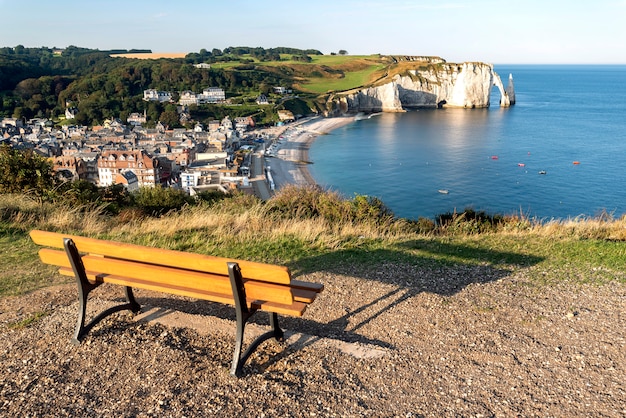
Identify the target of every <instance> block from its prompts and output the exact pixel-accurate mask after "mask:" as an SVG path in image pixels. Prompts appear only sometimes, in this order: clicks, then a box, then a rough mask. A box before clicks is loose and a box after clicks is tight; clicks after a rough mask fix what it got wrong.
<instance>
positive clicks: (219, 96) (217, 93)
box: [201, 87, 226, 103]
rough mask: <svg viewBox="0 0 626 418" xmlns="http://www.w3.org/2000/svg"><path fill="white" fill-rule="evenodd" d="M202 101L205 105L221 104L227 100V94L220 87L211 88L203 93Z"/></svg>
mask: <svg viewBox="0 0 626 418" xmlns="http://www.w3.org/2000/svg"><path fill="white" fill-rule="evenodd" d="M201 100H202V101H203V102H204V103H221V102H223V101H224V100H226V93H225V92H224V89H221V88H219V87H209V88H206V89H204V91H203V92H202V99H201Z"/></svg>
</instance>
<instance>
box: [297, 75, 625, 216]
mask: <svg viewBox="0 0 626 418" xmlns="http://www.w3.org/2000/svg"><path fill="white" fill-rule="evenodd" d="M494 70H495V71H496V72H497V73H498V74H499V75H500V77H501V78H502V81H503V83H504V85H505V86H506V84H507V83H508V78H509V74H512V77H513V82H514V85H515V92H516V104H515V105H514V106H511V107H509V108H501V107H500V106H499V101H500V92H499V91H498V89H497V88H495V87H494V89H493V90H492V94H491V106H490V107H489V108H485V109H413V110H408V111H407V112H405V113H383V114H378V115H371V116H369V117H366V118H362V119H361V120H358V121H356V122H354V123H352V124H349V125H347V126H345V127H342V128H339V129H337V130H334V131H332V132H331V133H330V134H328V135H322V136H319V137H318V138H317V139H316V140H315V142H314V143H313V144H312V145H311V148H310V150H309V159H310V160H311V161H312V162H313V164H311V165H309V166H308V167H309V170H310V173H311V175H312V176H313V178H314V179H315V181H316V182H317V183H318V184H319V185H321V186H322V187H325V188H328V189H330V190H334V191H337V192H339V193H341V194H342V195H344V196H345V197H347V198H352V197H354V196H355V195H367V196H372V197H377V198H379V199H381V200H382V201H383V202H384V203H385V205H386V206H387V207H388V208H389V209H391V210H392V211H393V213H394V214H395V215H396V216H399V217H403V218H409V219H418V218H420V217H425V218H436V217H437V216H438V215H441V214H445V213H451V212H454V211H457V212H461V211H463V210H465V209H468V208H471V209H473V210H476V211H484V212H486V213H488V214H492V215H496V214H498V215H522V216H525V217H529V218H533V219H537V220H540V221H551V220H559V219H560V220H566V219H572V218H581V217H582V218H591V217H598V216H605V215H610V216H612V217H615V218H617V217H620V216H621V215H623V214H626V66H624V65H613V66H609V65H597V66H596V65H494Z"/></svg>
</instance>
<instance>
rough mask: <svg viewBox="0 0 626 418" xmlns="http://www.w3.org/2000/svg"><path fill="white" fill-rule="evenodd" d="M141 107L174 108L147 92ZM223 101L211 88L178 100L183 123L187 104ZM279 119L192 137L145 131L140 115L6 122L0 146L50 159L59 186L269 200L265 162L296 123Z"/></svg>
mask: <svg viewBox="0 0 626 418" xmlns="http://www.w3.org/2000/svg"><path fill="white" fill-rule="evenodd" d="M259 100H260V101H263V100H267V99H266V98H264V97H259ZM144 101H160V102H169V103H171V102H172V94H171V93H170V92H164V91H157V90H152V89H151V90H146V91H144ZM224 101H225V94H224V91H223V90H222V89H220V88H211V87H210V88H207V89H205V90H204V91H203V93H202V94H194V93H192V92H182V93H181V94H180V99H179V102H178V106H177V108H178V115H179V118H180V119H181V120H186V118H188V113H187V106H188V105H190V104H203V103H224ZM73 111H74V109H72V108H71V107H68V109H67V110H66V112H65V120H66V121H71V120H72V119H73V117H74V114H73ZM279 118H280V122H278V123H277V124H276V126H273V127H257V126H255V121H254V119H253V118H252V117H238V118H234V119H231V118H230V117H228V116H226V117H225V118H223V119H222V120H212V121H210V122H209V123H208V124H206V125H205V124H202V123H199V122H198V123H195V125H194V127H193V128H192V129H187V128H178V129H170V128H169V127H168V126H165V125H164V124H162V123H161V122H157V123H156V126H155V127H153V128H147V127H145V125H146V115H145V113H143V114H142V113H132V114H131V115H130V116H129V117H128V118H127V119H126V120H125V121H123V120H120V119H119V118H114V119H107V120H105V121H104V122H103V123H102V125H98V126H92V127H87V126H78V125H72V124H67V123H66V124H62V125H61V126H59V125H55V124H54V123H53V122H52V121H51V120H48V119H45V118H36V119H30V120H24V119H17V118H4V119H1V120H0V139H1V140H2V141H3V142H4V143H5V144H10V145H11V146H12V147H14V148H17V149H32V150H33V151H34V152H35V153H37V154H38V155H40V156H43V157H46V158H50V159H51V160H52V162H53V164H54V171H55V174H56V176H57V178H58V179H60V180H64V181H76V180H84V181H88V182H90V183H93V184H95V185H97V186H99V187H107V186H112V185H115V184H122V185H123V186H124V187H126V188H127V189H128V190H129V191H131V192H132V191H135V190H137V189H139V188H140V187H173V188H180V189H182V190H184V191H185V192H187V193H188V194H190V195H195V194H197V193H200V192H203V191H221V192H224V193H230V192H232V191H235V190H239V191H242V192H244V193H251V194H255V195H257V196H258V197H260V198H263V199H267V198H269V197H270V194H271V193H270V192H271V191H273V190H274V189H275V183H274V181H273V180H272V177H271V173H270V171H269V169H267V165H266V164H265V162H264V157H266V156H268V157H270V156H275V155H276V154H274V153H275V152H276V148H277V146H278V143H277V141H278V140H279V139H280V138H279V136H280V134H281V133H282V132H284V131H285V130H286V129H287V128H288V127H289V126H291V125H290V124H292V123H293V122H294V121H295V117H294V115H293V114H292V113H291V112H289V111H280V112H279ZM270 147H271V150H272V151H273V152H274V153H271V152H270ZM266 151H267V152H266Z"/></svg>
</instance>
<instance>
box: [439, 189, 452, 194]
mask: <svg viewBox="0 0 626 418" xmlns="http://www.w3.org/2000/svg"><path fill="white" fill-rule="evenodd" d="M437 191H438V192H439V193H441V194H448V193H450V192H449V191H448V190H447V189H439V190H437Z"/></svg>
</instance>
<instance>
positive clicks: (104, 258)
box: [30, 230, 321, 314]
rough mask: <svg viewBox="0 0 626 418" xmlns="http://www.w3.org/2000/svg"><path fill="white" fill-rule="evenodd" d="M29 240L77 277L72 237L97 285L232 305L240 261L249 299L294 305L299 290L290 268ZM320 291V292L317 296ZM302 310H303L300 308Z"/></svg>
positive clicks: (50, 238)
mask: <svg viewBox="0 0 626 418" xmlns="http://www.w3.org/2000/svg"><path fill="white" fill-rule="evenodd" d="M30 236H31V238H32V240H33V242H35V243H36V244H39V245H42V246H44V247H51V248H42V249H41V250H40V251H39V256H40V258H41V260H42V262H44V263H45V264H52V265H56V266H59V267H60V268H61V270H60V272H61V273H62V274H72V270H71V264H70V261H69V258H68V256H67V254H66V252H65V250H64V249H63V248H64V245H63V240H64V239H65V238H71V239H72V240H73V241H74V243H75V245H76V248H77V249H78V250H79V252H80V253H81V254H83V255H82V261H83V264H84V266H85V270H86V271H87V273H88V276H90V280H94V281H97V280H101V281H105V282H112V283H117V284H126V285H131V286H135V287H143V288H147V289H153V290H165V291H169V292H170V293H175V294H181V295H187V296H194V297H202V295H203V294H206V297H204V298H205V299H209V300H216V301H222V302H227V303H231V302H232V288H231V285H230V280H229V276H228V265H227V262H236V263H238V265H239V268H240V269H241V274H242V277H243V281H244V286H245V291H246V297H247V299H248V300H258V301H260V302H269V303H270V304H280V305H292V304H294V294H293V291H292V289H293V288H294V287H295V288H298V287H299V286H298V285H296V286H293V285H292V280H291V274H290V272H289V269H288V268H287V267H284V266H278V265H272V264H265V263H256V262H250V261H245V260H236V259H229V258H223V257H214V256H208V255H203V254H194V253H187V252H182V251H174V250H165V249H160V248H153V247H144V246H140V245H134V244H127V243H121V242H115V241H106V240H99V239H94V238H86V237H81V236H76V235H69V234H59V233H55V232H48V231H37V230H34V231H31V233H30ZM125 280H127V281H128V280H133V283H132V284H129V283H125V282H124V281H125ZM298 283H301V282H298ZM138 284H139V285H138ZM305 287H306V286H305ZM309 290H310V289H309ZM320 290H321V288H320V289H319V290H316V291H320ZM296 291H297V290H296ZM229 298H230V299H229ZM313 298H314V296H313ZM222 299H224V300H222ZM297 299H298V298H296V300H297ZM311 301H312V300H311ZM296 303H297V302H296ZM297 310H300V307H298V308H297ZM302 310H303V309H302ZM285 313H288V314H294V313H295V312H287V311H286V312H285Z"/></svg>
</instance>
